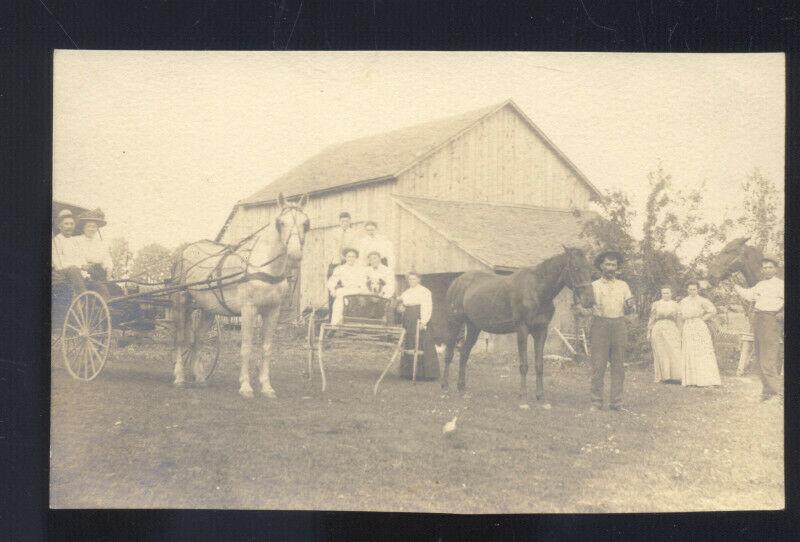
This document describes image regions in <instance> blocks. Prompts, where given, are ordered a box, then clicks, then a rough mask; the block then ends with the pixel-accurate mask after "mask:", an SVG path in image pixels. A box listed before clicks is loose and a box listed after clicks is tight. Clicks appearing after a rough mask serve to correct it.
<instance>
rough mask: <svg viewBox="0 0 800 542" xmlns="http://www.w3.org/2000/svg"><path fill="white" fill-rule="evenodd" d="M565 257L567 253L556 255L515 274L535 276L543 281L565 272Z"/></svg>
mask: <svg viewBox="0 0 800 542" xmlns="http://www.w3.org/2000/svg"><path fill="white" fill-rule="evenodd" d="M565 256H567V254H566V253H565V252H561V253H559V254H555V255H553V256H550V257H549V258H547V259H546V260H544V261H541V262H539V263H538V264H536V265H529V266H525V267H521V268H519V269H518V270H517V271H515V272H514V273H513V274H514V275H520V276H522V275H527V274H534V275H536V276H537V277H539V278H543V279H547V278H550V277H552V276H553V275H556V274H558V273H560V272H561V271H562V270H563V266H564V262H563V258H564V257H565Z"/></svg>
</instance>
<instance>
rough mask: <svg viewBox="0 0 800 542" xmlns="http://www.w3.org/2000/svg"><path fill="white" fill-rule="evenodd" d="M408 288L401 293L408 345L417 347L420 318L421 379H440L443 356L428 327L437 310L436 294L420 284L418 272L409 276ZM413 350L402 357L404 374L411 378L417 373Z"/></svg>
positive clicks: (403, 375) (404, 376) (406, 344)
mask: <svg viewBox="0 0 800 542" xmlns="http://www.w3.org/2000/svg"><path fill="white" fill-rule="evenodd" d="M406 278H407V280H408V286H409V287H408V289H407V290H406V291H404V292H403V293H402V294H401V295H400V302H401V305H400V306H399V310H400V311H401V312H402V313H403V327H405V328H406V339H405V349H406V350H413V349H414V341H415V339H416V333H417V322H418V321H419V322H420V331H419V342H420V349H421V350H422V354H421V355H419V356H418V357H417V380H437V379H438V378H439V356H438V355H437V354H436V345H435V344H434V342H433V337H432V336H431V334H430V331H429V330H428V323H429V322H430V321H431V315H432V314H433V298H432V296H431V291H430V290H428V289H427V288H425V287H424V286H423V285H422V284H420V277H419V275H418V274H417V273H415V272H413V271H412V272H410V273H409V274H408V275H407V276H406ZM413 364H414V356H413V354H403V357H402V359H401V360H400V376H401V377H403V378H407V379H411V378H412V376H413Z"/></svg>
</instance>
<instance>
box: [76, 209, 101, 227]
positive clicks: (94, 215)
mask: <svg viewBox="0 0 800 542" xmlns="http://www.w3.org/2000/svg"><path fill="white" fill-rule="evenodd" d="M78 220H80V221H81V222H96V223H97V225H98V226H99V227H101V228H102V227H103V226H105V225H106V215H104V214H103V211H101V210H100V209H92V210H91V211H86V212H85V213H82V214H81V215H80V216H78Z"/></svg>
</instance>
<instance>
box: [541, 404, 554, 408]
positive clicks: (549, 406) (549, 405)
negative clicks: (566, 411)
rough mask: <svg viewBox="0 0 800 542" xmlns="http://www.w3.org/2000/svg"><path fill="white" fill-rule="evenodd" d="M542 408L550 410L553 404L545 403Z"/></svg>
mask: <svg viewBox="0 0 800 542" xmlns="http://www.w3.org/2000/svg"><path fill="white" fill-rule="evenodd" d="M542 408H543V409H545V410H550V409H551V408H553V406H552V405H551V404H550V403H545V404H543V405H542Z"/></svg>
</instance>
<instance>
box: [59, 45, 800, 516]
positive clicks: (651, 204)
mask: <svg viewBox="0 0 800 542" xmlns="http://www.w3.org/2000/svg"><path fill="white" fill-rule="evenodd" d="M785 85H786V80H785V59H784V55H783V54H621V53H620V54H612V53H513V52H358V51H354V52H214V51H208V52H200V51H194V52H180V51H169V52H167V51H163V52H161V51H99V50H97V51H91V50H83V51H80V50H69V51H67V50H57V51H55V53H54V56H53V172H52V173H53V202H52V263H51V269H50V273H51V276H52V311H51V321H52V334H51V368H50V371H51V423H50V431H51V433H50V456H49V457H50V481H49V487H50V507H51V508H54V509H63V508H70V509H74V508H114V509H120V508H122V509H131V508H135V509H150V508H178V509H181V508H200V509H250V510H352V511H384V512H390V511H391V512H423V513H426V512H431V513H447V514H501V513H613V512H691V511H731V510H780V509H783V508H784V507H785V496H784V447H783V442H784V402H783V396H784V379H783V363H784V345H783V337H784V326H783V315H784V270H783V259H784V178H785V172H784V156H785V126H786V125H785V115H786V111H785V98H786V97H785ZM44 272H46V271H44Z"/></svg>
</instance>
